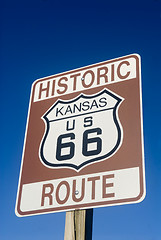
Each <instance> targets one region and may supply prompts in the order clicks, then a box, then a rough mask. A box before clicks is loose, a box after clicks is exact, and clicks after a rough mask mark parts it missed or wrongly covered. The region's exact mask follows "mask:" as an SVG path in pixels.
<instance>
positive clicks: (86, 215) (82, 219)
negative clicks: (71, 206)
mask: <svg viewBox="0 0 161 240" xmlns="http://www.w3.org/2000/svg"><path fill="white" fill-rule="evenodd" d="M92 222H93V209H89V210H74V211H69V212H66V222H65V234H64V240H92Z"/></svg>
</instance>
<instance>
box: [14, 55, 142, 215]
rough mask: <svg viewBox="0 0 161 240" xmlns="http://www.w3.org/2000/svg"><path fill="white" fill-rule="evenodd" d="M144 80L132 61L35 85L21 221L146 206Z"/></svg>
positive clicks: (74, 72) (20, 201) (23, 168)
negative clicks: (44, 215) (129, 205)
mask: <svg viewBox="0 0 161 240" xmlns="http://www.w3.org/2000/svg"><path fill="white" fill-rule="evenodd" d="M140 75H141V74H140V57H139V55H137V54H133V55H129V56H125V57H121V58H117V59H114V60H110V61H105V62H101V63H98V64H94V65H90V66H86V67H83V68H79V69H75V70H72V71H69V72H65V73H60V74H57V75H54V76H50V77H45V78H42V79H38V80H37V81H35V82H34V83H33V85H32V90H31V98H30V106H29V113H28V120H27V127H26V135H25V141H24V149H23V157H22V164H21V172H20V180H19V187H18V194H17V203H16V214H17V215H18V216H27V215H34V214H42V213H49V212H59V211H68V210H74V209H85V208H94V207H101V206H111V205H120V204H127V203H137V202H140V201H142V200H143V199H144V197H145V177H144V159H143V155H144V154H143V130H142V128H143V127H142V100H141V77H140Z"/></svg>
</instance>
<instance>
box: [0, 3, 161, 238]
mask: <svg viewBox="0 0 161 240" xmlns="http://www.w3.org/2000/svg"><path fill="white" fill-rule="evenodd" d="M0 11H1V12H0V22H1V24H0V27H1V30H0V33H1V39H0V48H1V50H0V64H1V70H0V71H1V94H0V98H1V119H0V126H1V140H0V146H1V159H0V161H1V167H0V192H1V198H0V213H1V219H0V238H1V239H2V240H10V239H15V240H26V239H30V240H35V239H39V240H42V239H46V240H48V239H56V240H59V239H63V236H64V226H65V213H54V214H44V215H39V216H30V217H24V218H18V217H17V216H16V215H15V213H14V208H15V202H16V194H17V186H18V178H19V171H20V164H21V156H22V149H23V141H24V135H25V127H26V119H27V111H28V104H29V96H30V89H31V84H32V82H33V81H34V80H36V79H38V78H41V77H45V76H49V75H53V74H56V73H60V72H64V71H67V70H71V69H75V68H79V67H82V66H86V65H89V64H94V63H97V62H100V61H105V60H109V59H113V58H117V57H121V56H125V55H128V54H132V53H138V54H139V55H140V56H141V59H142V95H143V128H144V145H145V146H144V147H145V171H146V172H145V173H146V191H147V194H146V198H145V200H144V201H143V202H141V203H139V204H129V205H123V206H113V207H106V208H99V209H94V219H93V240H100V239H101V240H106V239H109V240H129V239H130V240H144V239H145V240H159V239H160V237H161V228H160V223H161V205H160V202H161V191H160V189H161V184H160V182H161V177H160V175H161V164H160V155H161V151H160V149H161V141H160V139H161V97H160V89H161V57H160V56H161V1H160V0H148V1H145V0H142V1H140V0H136V1H133V2H131V1H118V0H115V1H111V2H108V1H103V0H100V1H98V2H97V1H79V2H76V1H64V0H62V1H59V2H58V1H54V0H53V1H52V0H33V1H31V0H28V1H26V0H25V1H18V0H15V1H11V0H6V1H2V0H1V1H0Z"/></svg>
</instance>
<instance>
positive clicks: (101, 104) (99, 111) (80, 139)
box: [40, 89, 123, 171]
mask: <svg viewBox="0 0 161 240" xmlns="http://www.w3.org/2000/svg"><path fill="white" fill-rule="evenodd" d="M122 100H123V98H122V97H120V96H118V95H116V94H115V93H113V92H111V91H109V90H107V89H104V90H103V91H101V92H99V93H97V94H94V95H84V94H80V95H79V96H78V97H77V98H75V99H71V100H69V101H62V100H58V101H57V102H56V103H55V104H54V105H53V106H52V107H51V108H50V109H49V110H48V111H47V112H46V113H45V115H44V116H43V117H42V119H43V120H44V121H45V124H46V130H45V134H44V137H43V139H42V141H41V144H40V158H41V160H42V162H43V163H44V164H45V165H46V166H47V167H52V168H58V167H69V168H73V169H75V170H77V171H79V170H80V169H81V168H82V167H84V166H86V165H89V164H93V163H94V162H98V161H103V160H106V159H107V158H109V157H110V156H111V155H113V154H114V153H115V152H116V151H117V150H118V149H119V147H120V145H121V142H122V138H123V131H122V127H121V124H120V121H119V118H118V108H119V105H120V103H121V102H122Z"/></svg>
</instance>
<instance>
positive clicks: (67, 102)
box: [39, 89, 123, 171]
mask: <svg viewBox="0 0 161 240" xmlns="http://www.w3.org/2000/svg"><path fill="white" fill-rule="evenodd" d="M103 93H107V94H108V95H110V96H111V97H113V98H115V99H116V100H117V103H116V104H115V106H114V108H113V119H114V123H115V125H116V127H117V131H118V139H117V142H116V145H115V146H114V148H113V149H112V150H111V151H110V152H108V153H107V154H106V155H103V156H100V157H96V158H92V159H89V160H87V161H85V162H83V163H81V164H80V165H79V166H76V165H74V164H70V163H66V164H65V163H63V164H53V163H50V162H48V161H47V160H46V159H45V157H44V155H43V148H44V144H45V141H46V138H47V135H48V133H49V130H50V121H49V120H48V118H47V115H48V114H49V113H50V112H51V111H52V109H53V108H55V107H56V105H58V103H63V104H70V103H73V102H75V101H77V100H78V99H80V98H84V99H91V98H94V97H97V96H99V95H101V94H103ZM122 101H123V98H122V97H118V95H115V94H114V93H113V92H111V91H109V90H107V89H104V90H103V91H100V92H99V93H97V94H94V95H85V94H83V93H81V94H80V95H79V96H78V97H76V98H74V99H72V100H69V101H63V100H61V99H59V100H58V101H57V102H56V103H54V105H52V106H51V107H50V109H49V110H48V111H47V112H46V113H45V114H44V115H43V116H42V119H44V120H45V123H46V132H45V134H44V136H43V139H42V141H41V143H40V151H39V155H40V159H41V160H42V162H43V164H45V166H46V167H50V168H60V167H61V168H62V167H64V168H66V167H67V168H72V169H74V170H76V171H79V170H81V168H83V167H84V166H85V165H89V164H93V163H94V162H98V161H100V160H103V159H104V160H106V159H107V158H109V157H110V156H111V155H113V154H114V152H115V151H116V150H117V149H118V148H119V145H120V143H121V139H122V137H123V136H122V135H123V134H121V133H122V132H123V131H121V127H120V125H121V123H120V124H119V122H118V119H117V109H118V106H119V105H120V103H121V102H122ZM67 118H70V117H67Z"/></svg>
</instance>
